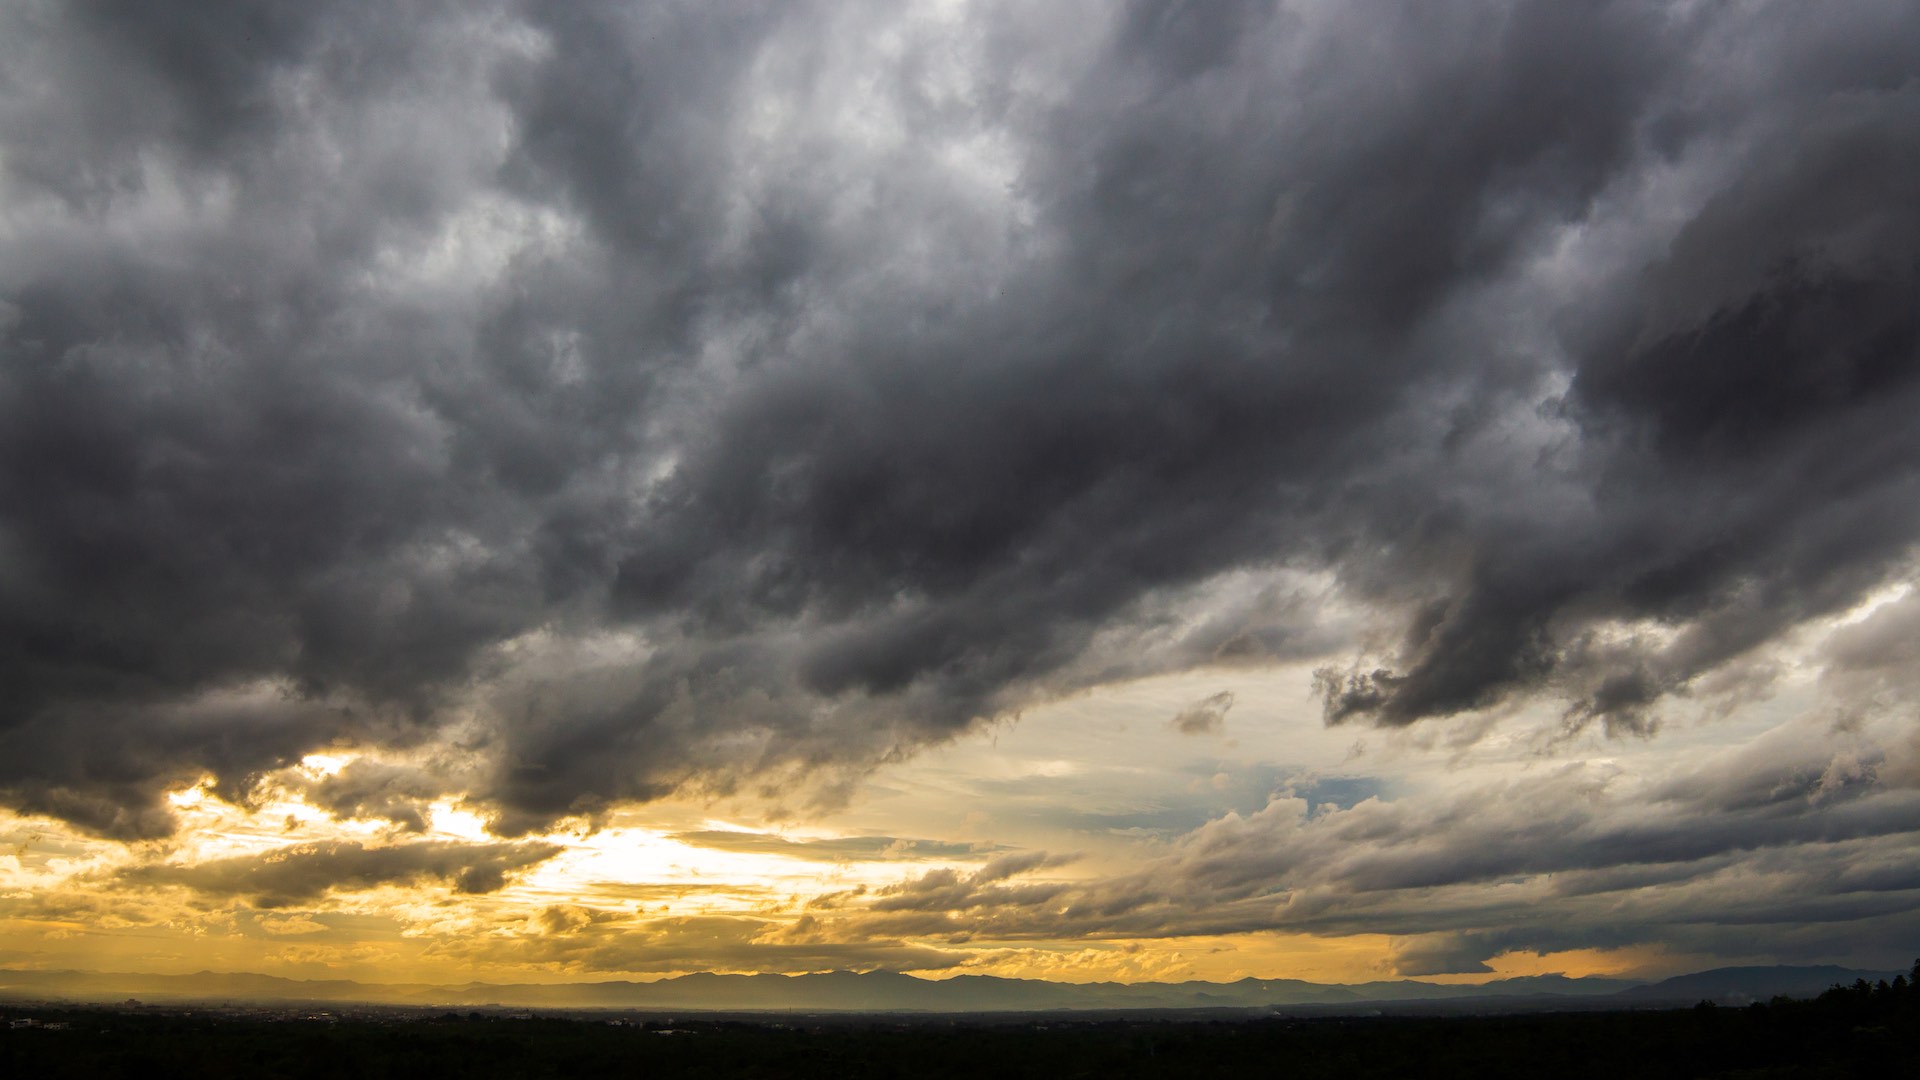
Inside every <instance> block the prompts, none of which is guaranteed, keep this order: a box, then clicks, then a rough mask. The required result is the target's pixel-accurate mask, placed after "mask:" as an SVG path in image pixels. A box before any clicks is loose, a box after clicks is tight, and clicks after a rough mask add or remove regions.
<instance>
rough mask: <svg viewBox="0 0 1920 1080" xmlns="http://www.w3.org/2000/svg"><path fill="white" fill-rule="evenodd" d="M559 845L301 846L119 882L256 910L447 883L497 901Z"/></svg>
mask: <svg viewBox="0 0 1920 1080" xmlns="http://www.w3.org/2000/svg"><path fill="white" fill-rule="evenodd" d="M560 850H561V849H560V848H559V847H558V846H556V845H553V844H542V843H531V842H523V843H514V844H457V843H444V842H438V841H422V842H418V843H411V844H398V845H395V846H392V847H368V846H366V845H363V844H359V843H355V842H353V841H331V842H326V843H313V844H295V845H293V846H291V847H287V848H281V849H278V850H275V851H271V852H268V853H266V854H263V855H235V856H232V857H229V858H224V859H209V860H206V861H205V862H200V863H195V864H193V865H191V866H189V865H183V864H175V863H149V864H145V865H141V866H134V867H129V868H127V869H125V870H122V871H120V872H119V874H118V875H117V880H118V881H119V882H121V883H122V884H126V885H135V886H154V885H178V886H182V887H185V888H187V889H191V890H193V891H194V892H196V893H200V894H201V895H204V896H209V897H214V898H217V899H236V898H244V899H246V900H248V901H249V902H251V903H252V904H253V905H254V906H255V907H263V908H272V907H288V906H291V905H295V904H304V903H309V902H311V901H313V900H317V899H319V898H320V897H322V896H325V895H327V894H328V893H332V892H340V891H355V890H364V889H372V888H378V887H379V886H382V885H419V884H423V883H426V882H442V883H445V884H447V885H450V886H452V887H453V888H454V890H455V891H457V892H462V893H490V892H495V891H497V890H499V889H500V888H501V887H503V886H504V885H506V883H507V876H508V875H509V874H512V873H514V872H516V871H520V870H525V869H526V868H527V867H529V866H533V865H535V864H537V863H541V862H544V861H546V860H547V859H550V858H552V857H554V856H555V855H557V854H559V853H560Z"/></svg>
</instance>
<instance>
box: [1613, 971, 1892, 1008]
mask: <svg viewBox="0 0 1920 1080" xmlns="http://www.w3.org/2000/svg"><path fill="white" fill-rule="evenodd" d="M1898 974H1901V973H1900V972H1897V971H1860V970H1856V969H1854V968H1843V967H1833V966H1831V965H1825V966H1819V967H1729V968H1714V969H1713V970H1712V971H1696V972H1694V973H1693V974H1691V975H1675V976H1674V977H1673V978H1671V979H1662V980H1661V981H1659V982H1657V983H1649V984H1646V985H1644V986H1635V987H1633V988H1631V989H1628V990H1623V991H1621V992H1620V995H1619V996H1620V997H1622V998H1625V999H1628V1000H1633V1001H1644V1002H1674V1003H1693V1002H1700V1001H1711V1002H1714V1003H1716V1004H1720V1005H1748V1004H1751V1003H1753V1002H1756V1001H1767V1000H1769V999H1771V998H1774V997H1780V996H1784V997H1792V998H1810V997H1818V996H1820V994H1821V993H1822V992H1824V991H1825V990H1826V989H1827V988H1828V987H1830V986H1833V985H1834V984H1835V983H1839V984H1840V985H1843V986H1844V985H1848V984H1850V983H1852V982H1853V981H1854V980H1855V979H1865V980H1867V981H1868V982H1876V981H1878V980H1880V979H1892V978H1893V977H1894V976H1895V975H1898Z"/></svg>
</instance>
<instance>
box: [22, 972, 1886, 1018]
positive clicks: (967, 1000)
mask: <svg viewBox="0 0 1920 1080" xmlns="http://www.w3.org/2000/svg"><path fill="white" fill-rule="evenodd" d="M1883 977H1885V978H1891V977H1892V973H1891V972H1878V971H1874V972H1863V971H1854V970H1851V969H1847V968H1838V967H1808V968H1788V967H1773V968H1721V969H1718V970H1715V971H1705V972H1700V973H1698V974H1695V975H1682V976H1679V977H1677V978H1672V979H1667V980H1664V981H1662V982H1658V983H1653V984H1650V985H1641V984H1638V983H1635V982H1633V981H1630V980H1620V979H1599V978H1592V979H1573V978H1567V977H1566V976H1562V975H1537V976H1529V977H1525V978H1516V979H1503V980H1497V981H1495V982H1490V983H1485V984H1482V985H1479V986H1449V985H1443V984H1439V983H1430V982H1421V981H1418V980H1398V981H1387V982H1369V983H1359V984H1353V985H1339V984H1325V983H1311V982H1303V981H1301V980H1298V979H1242V980H1240V981H1239V982H1232V983H1213V982H1180V983H1057V982H1046V981H1043V980H1038V979H1005V978H999V977H997V976H992V975H960V976H956V977H954V978H950V979H941V980H934V979H921V978H916V977H914V976H912V975H897V974H889V973H884V972H870V973H864V974H862V973H856V972H850V971H836V972H828V973H823V974H814V975H717V974H712V973H700V974H694V975H682V976H679V977H677V978H670V979H661V980H658V981H656V982H625V981H613V982H582V983H558V984H536V983H511V984H493V983H470V984H467V985H463V986H435V985H430V984H425V983H360V982H353V981H349V980H344V979H336V980H300V979H283V978H279V977H276V976H272V975H253V974H244V973H219V972H212V971H202V972H197V973H195V974H191V975H136V974H123V973H122V974H110V973H97V972H73V971H52V972H49V971H22V970H8V969H0V997H9V998H14V999H21V998H54V999H63V1000H72V1001H103V1002H113V1001H124V1000H125V999H127V998H137V999H140V1000H142V1001H147V1002H185V1001H194V1002H209V1003H214V1002H227V1003H251V1002H301V1003H335V1004H346V1003H367V1004H381V1005H402V1006H417V1007H459V1008H476V1007H482V1006H488V1005H498V1006H509V1007H517V1008H542V1009H634V1010H687V1011H695V1010H708V1011H724V1012H756V1011H780V1012H787V1011H792V1012H953V1013H965V1012H1042V1011H1053V1010H1065V1009H1080V1010H1086V1009H1097V1010H1115V1009H1155V1010H1160V1009H1263V1008H1282V1007H1316V1008H1317V1009H1321V1010H1339V1009H1342V1008H1346V1007H1352V1008H1354V1009H1356V1010H1358V1009H1361V1008H1371V1007H1373V1006H1378V1005H1401V1004H1407V1003H1420V1002H1432V1003H1436V1004H1437V1003H1445V1002H1455V1003H1460V1004H1462V1005H1463V1006H1465V1005H1468V1004H1471V1003H1474V1002H1485V1003H1487V1004H1488V1005H1489V1006H1495V1005H1501V1004H1502V1003H1504V1004H1505V1005H1512V1004H1514V1003H1519V1002H1534V1003H1537V1004H1542V1005H1551V1004H1552V1003H1553V1002H1555V1001H1563V1002H1567V1003H1568V1004H1569V1005H1571V1004H1573V1002H1572V1001H1571V1000H1570V999H1579V1000H1580V1001H1582V1002H1585V1003H1586V1004H1587V1005H1588V1006H1589V1007H1590V1006H1591V1005H1593V1004H1597V1003H1599V1002H1601V1001H1602V1000H1608V1001H1618V1002H1619V1003H1620V1004H1622V1005H1625V1006H1629V1007H1637V1006H1643V1005H1653V1004H1665V1003H1679V1004H1692V1003H1694V1002H1697V1001H1700V1000H1702V999H1710V1000H1714V1001H1720V1002H1725V1003H1729V1004H1740V1003H1744V1002H1746V1001H1753V1000H1766V999H1768V998H1771V997H1773V996H1775V995H1777V994H1785V995H1788V996H1794V997H1812V996H1815V995H1818V994H1819V993H1820V992H1821V991H1823V990H1825V989H1826V988H1827V987H1829V986H1831V985H1833V984H1834V983H1851V982H1852V981H1853V980H1854V979H1856V978H1866V979H1869V980H1873V979H1879V978H1883Z"/></svg>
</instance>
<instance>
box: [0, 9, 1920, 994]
mask: <svg viewBox="0 0 1920 1080" xmlns="http://www.w3.org/2000/svg"><path fill="white" fill-rule="evenodd" d="M1916 193H1920V7H1916V6H1915V5H1913V4H1911V3H1904V2H1895V0H1886V2H1874V0H1845V2H1839V3H1830V4H1819V5H1814V4H1803V3H1794V2H1784V0H1783V2H1764V0H1762V2H1755V3H1741V4H1716V3H1693V2H1681V0H1674V2H1658V0H1648V2H1630V0H1622V2H1603V0H1596V2H1592V3H1572V2H1565V0H1529V2H1500V0H1486V2H1481V0H1468V2H1460V3H1415V2H1405V3H1399V2H1389V0H1377V2H1376V0H1366V2H1359V3H1344V2H1339V3H1336V2H1318V0H1305V2H1287V0H1274V2H1256V0H1219V2H1204V3H1201V2H1194V3H1179V2H1167V3H1144V2H1142V3H1125V2H1119V0H1114V2H1108V0H1101V2H1097V3H1096V2H1079V0H1059V2H1051V0H1050V2H1039V3H1017V4H1016V3H998V2H991V0H989V2H981V3H896V2H893V0H888V2H885V3H878V2H875V3H867V2H864V0H833V2H821V3H810V2H805V0H800V2H793V3H734V2H724V3H710V2H700V3H678V2H658V3H655V2H645V3H642V2H633V0H622V2H611V0H606V2H603V0H567V2H554V3H543V2H535V0H525V2H522V0H502V2H487V0H482V2H475V3H459V4H441V3H425V4H387V3H358V2H342V3H321V2H315V0H298V2H286V3H277V2H269V0H261V2H249V3H240V2H233V3H227V2H211V0H206V2H196V3H188V4H156V3H149V2H116V0H98V2H94V0H70V2H58V0H0V837H3V838H4V840H5V847H4V851H5V854H4V855H0V928H4V929H3V931H0V966H6V967H14V968H44V969H66V968H75V969H93V970H110V971H138V972H173V971H194V970H198V969H202V968H213V969H218V970H231V971H260V972H266V973H270V974H279V975H290V976H299V977H319V976H325V977H346V978H362V979H371V980H375V981H380V980H396V979H403V978H404V979H415V980H442V981H448V982H464V981H467V980H470V979H496V980H513V981H531V982H539V981H560V980H582V979H599V978H634V977H640V978H646V977H652V976H656V975H662V974H669V973H676V972H691V971H701V970H715V971H735V972H739V971H746V972H762V971H766V972H803V971H824V970H832V969H855V970H886V971H906V972H915V973H920V974H925V975H933V976H939V975H945V974H952V973H957V972H987V973H996V974H1003V975H1017V976H1026V977H1042V978H1050V979H1062V980H1075V981H1084V980H1093V979H1117V980H1148V979H1180V978H1203V979H1221V980H1224V979H1234V978H1239V977H1241V976H1247V975H1253V976H1259V977H1262V978H1267V977H1295V978H1309V979H1319V980H1328V981H1332V980H1348V981H1352V980H1364V979H1370V978H1382V977H1393V976H1414V975H1418V976H1434V977H1438V978H1441V979H1442V980H1446V979H1453V980H1460V981H1473V980H1480V979H1488V978H1493V977H1496V976H1504V975H1520V974H1531V973H1540V972H1556V971H1559V972H1567V973H1570V974H1575V975H1581V974H1592V973H1623V974H1624V973H1632V974H1643V975H1658V974H1662V973H1668V972H1672V971H1679V970H1691V969H1695V968H1701V967H1708V966H1712V965H1713V964H1716V963H1728V964H1731V963H1808V962H1835V963H1852V964H1861V965H1868V966H1877V967H1883V968H1891V967H1897V966H1904V965H1905V963H1906V961H1907V960H1908V959H1909V958H1910V957H1911V956H1912V955H1913V953H1914V952H1915V943H1916V942H1920V843H1916V840H1920V837H1917V836H1916V832H1920V727H1917V726H1916V724H1915V715H1916V713H1915V709H1916V705H1917V704H1920V593H1917V592H1916V591H1915V590H1914V588H1913V584H1914V581H1915V559H1916V551H1917V549H1916V542H1917V541H1920V424H1916V423H1915V422H1914V418H1915V416H1916V415H1920V302H1917V300H1920V199H1916V198H1915V195H1916Z"/></svg>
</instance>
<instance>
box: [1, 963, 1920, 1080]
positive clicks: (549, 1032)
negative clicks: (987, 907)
mask: <svg viewBox="0 0 1920 1080" xmlns="http://www.w3.org/2000/svg"><path fill="white" fill-rule="evenodd" d="M1916 982H1920V964H1916V966H1915V973H1914V978H1911V979H1910V978H1907V977H1904V976H1903V977H1900V978H1896V979H1894V980H1892V981H1891V982H1880V983H1875V984H1870V983H1867V982H1865V981H1861V982H1857V983H1855V984H1854V985H1852V986H1847V987H1835V988H1833V989H1832V990H1830V991H1828V992H1827V993H1826V994H1823V995H1822V996H1820V997H1819V998H1818V999H1815V1000H1811V1001H1793V1000H1788V999H1785V998H1780V999H1775V1000H1774V1001H1772V1002H1768V1003H1764V1004H1756V1005H1752V1006H1749V1007H1746V1008H1727V1007H1716V1006H1713V1005H1709V1004H1705V1003H1703V1004H1701V1005H1699V1006H1697V1007H1695V1008H1692V1009H1679V1010H1670V1011H1622V1012H1606V1013H1594V1012H1588V1013H1551V1014H1534V1015H1522V1016H1500V1017H1375V1018H1364V1019H1358V1018H1347V1019H1331V1018H1321V1019H1300V1018H1280V1017H1275V1018H1261V1019H1249V1020H1239V1021H1224V1020H1215V1021H1196V1020H1179V1019H1153V1020H1148V1019H1111V1018H1109V1019H1100V1020H1092V1019H1084V1018H1083V1019H1075V1018H1073V1017H1071V1016H1048V1017H1029V1018H1027V1019H1025V1020H1022V1021H1019V1022H1014V1021H983V1020H980V1019H957V1018H944V1017H941V1018H936V1017H922V1018H900V1017H864V1018H859V1019H842V1020H838V1021H834V1022H826V1021H818V1022H815V1021H807V1020H801V1019H797V1018H786V1019H779V1020H776V1019H759V1020H738V1019H718V1018H706V1019H685V1018H682V1019H676V1020H673V1021H664V1020H659V1019H653V1020H636V1021H633V1022H632V1023H631V1025H630V1026H616V1025H613V1024H610V1023H608V1022H607V1021H606V1020H604V1019H583V1018H572V1019H567V1018H557V1017H546V1018H537V1019H520V1020H514V1019H507V1018H504V1017H500V1016H487V1015H482V1014H479V1013H469V1014H465V1015H457V1014H446V1015H444V1016H441V1017H439V1018H435V1019H413V1020H405V1021H401V1020H387V1021H381V1020H343V1021H339V1022H333V1023H326V1022H314V1021H283V1022H273V1021H268V1020H262V1019H235V1018H216V1017H207V1016H194V1015H179V1014H170V1015H169V1014H158V1013H153V1012H111V1011H105V1010H84V1009H66V1010H58V1009H35V1010H24V1011H23V1010H15V1011H14V1012H13V1015H14V1016H16V1017H20V1016H28V1015H32V1016H35V1017H37V1018H38V1019H40V1020H41V1021H43V1022H53V1023H60V1022H64V1023H65V1024H66V1025H67V1026H66V1027H65V1028H64V1029H60V1030H49V1029H48V1028H46V1027H44V1026H42V1027H34V1028H21V1029H10V1030H4V1031H0V1066H4V1068H0V1073H3V1074H4V1075H9V1076H33V1077H139V1078H142V1080H149V1078H154V1077H166V1076H193V1077H196V1078H205V1080H222V1078H228V1077H233V1078H246V1080H275V1078H282V1077H285V1078H306V1077H358V1078H366V1080H376V1078H385V1077H396V1078H406V1080H419V1078H420V1077H422V1076H460V1077H463V1078H466V1077H593V1076H622V1077H700V1076H715V1077H718V1076H742V1077H844V1076H899V1077H922V1076H935V1077H938V1076H1005V1077H1048V1078H1065V1077H1081V1076H1099V1077H1108V1076H1161V1075H1214V1076H1243V1075H1244V1076H1272V1077H1285V1078H1288V1080H1294V1078H1300V1080H1312V1078H1319V1077H1326V1078H1338V1080H1353V1078H1355V1077H1374V1076H1379V1077H1387V1076H1393V1077H1403V1076H1442V1077H1446V1076H1472V1077H1480V1078H1486V1077H1527V1078H1534V1077H1539V1076H1556V1077H1580V1076H1594V1077H1602V1076H1604V1077H1609V1078H1618V1077H1623V1076H1634V1077H1723V1078H1729V1080H1731V1078H1740V1080H1760V1078H1768V1077H1862V1076H1871V1077H1881V1076H1885V1077H1892V1076H1916V1075H1920V987H1916Z"/></svg>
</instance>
